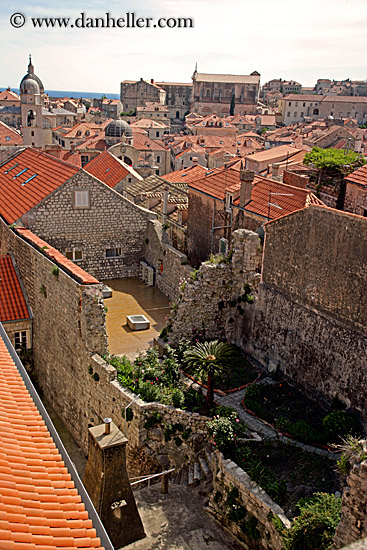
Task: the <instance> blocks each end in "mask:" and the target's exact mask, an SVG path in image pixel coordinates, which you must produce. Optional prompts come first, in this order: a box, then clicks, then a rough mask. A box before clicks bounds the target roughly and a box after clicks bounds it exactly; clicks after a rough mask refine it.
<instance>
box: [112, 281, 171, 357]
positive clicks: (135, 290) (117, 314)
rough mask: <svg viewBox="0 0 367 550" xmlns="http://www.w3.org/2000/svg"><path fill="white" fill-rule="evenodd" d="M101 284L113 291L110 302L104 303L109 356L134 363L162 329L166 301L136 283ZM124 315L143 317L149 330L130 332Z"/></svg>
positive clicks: (148, 288) (165, 313) (144, 285)
mask: <svg viewBox="0 0 367 550" xmlns="http://www.w3.org/2000/svg"><path fill="white" fill-rule="evenodd" d="M104 283H105V284H106V285H107V286H109V287H110V288H111V289H112V291H113V292H112V298H106V299H105V301H104V302H105V306H106V307H107V314H106V328H107V335H108V347H109V352H110V354H112V355H126V356H127V357H128V358H129V359H134V358H135V357H136V355H137V354H138V351H144V350H146V349H148V348H149V347H150V345H151V343H152V342H153V339H154V338H156V337H157V336H159V333H160V331H161V330H162V328H163V327H164V326H165V324H166V322H165V317H166V315H168V314H169V311H170V306H169V301H168V298H166V296H164V294H162V292H161V291H160V290H159V289H158V288H157V287H155V286H147V285H146V284H145V283H143V281H141V280H140V279H133V278H132V279H113V280H109V281H104ZM127 315H145V317H146V318H147V319H148V320H149V321H150V328H149V329H145V330H140V331H133V330H131V329H130V328H129V327H128V325H127V319H126V317H127Z"/></svg>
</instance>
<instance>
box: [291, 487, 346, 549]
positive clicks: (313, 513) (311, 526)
mask: <svg viewBox="0 0 367 550" xmlns="http://www.w3.org/2000/svg"><path fill="white" fill-rule="evenodd" d="M298 506H299V509H300V515H299V516H298V517H296V518H294V520H293V523H292V526H291V528H290V529H289V530H288V532H285V533H284V542H285V548H286V549H287V550H315V549H316V548H317V550H331V547H332V544H333V537H334V533H335V529H336V526H337V525H338V523H339V521H340V509H341V499H340V498H337V497H335V496H334V495H329V494H327V493H316V494H315V495H314V497H313V498H312V499H310V500H309V501H308V502H306V503H305V502H303V503H302V504H301V503H299V505H298Z"/></svg>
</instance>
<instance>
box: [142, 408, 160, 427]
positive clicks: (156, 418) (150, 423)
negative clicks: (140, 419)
mask: <svg viewBox="0 0 367 550" xmlns="http://www.w3.org/2000/svg"><path fill="white" fill-rule="evenodd" d="M161 420H162V415H161V414H160V413H159V412H157V411H155V412H154V413H153V414H151V415H150V416H148V418H147V419H146V421H145V423H144V428H145V429H146V430H149V429H150V428H154V426H157V425H158V424H160V423H161Z"/></svg>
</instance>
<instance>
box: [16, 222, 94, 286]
mask: <svg viewBox="0 0 367 550" xmlns="http://www.w3.org/2000/svg"><path fill="white" fill-rule="evenodd" d="M16 232H17V233H18V234H19V235H20V236H21V237H23V238H24V239H25V240H26V241H28V242H30V243H32V244H33V245H35V246H36V248H37V249H38V250H40V251H42V252H43V254H45V255H46V256H48V257H49V258H51V260H55V262H56V263H57V264H59V265H60V266H61V267H62V269H63V270H64V271H66V272H67V273H69V274H71V275H73V276H74V277H75V278H76V279H77V281H78V282H80V283H82V284H98V283H99V281H98V280H97V279H95V278H94V277H92V275H89V273H87V272H86V271H84V269H82V268H81V267H79V266H78V265H76V264H75V263H74V262H72V261H71V260H69V259H68V258H65V256H64V255H63V254H61V252H59V251H58V250H56V248H54V247H53V246H50V245H49V244H48V243H46V242H45V241H43V240H42V239H40V238H39V237H37V236H36V235H35V234H34V233H32V231H30V230H29V229H25V228H24V227H17V228H16Z"/></svg>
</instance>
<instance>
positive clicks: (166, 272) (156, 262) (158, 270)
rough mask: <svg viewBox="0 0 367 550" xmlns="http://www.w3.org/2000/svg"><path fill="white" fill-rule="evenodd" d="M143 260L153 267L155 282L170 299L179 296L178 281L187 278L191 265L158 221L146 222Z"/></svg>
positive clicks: (176, 298)
mask: <svg viewBox="0 0 367 550" xmlns="http://www.w3.org/2000/svg"><path fill="white" fill-rule="evenodd" d="M147 241H148V242H146V247H145V261H146V262H147V263H148V264H149V265H151V266H153V267H154V268H155V284H156V286H157V287H158V288H159V290H161V291H162V292H163V294H165V295H166V296H168V297H169V298H170V299H171V300H173V301H177V300H178V297H179V286H180V281H181V280H182V279H184V278H187V277H188V276H189V274H190V272H191V271H192V267H190V266H189V265H187V256H186V255H185V254H183V253H182V252H180V251H179V250H177V249H176V248H173V246H172V245H171V242H170V240H169V238H168V236H167V233H166V231H164V230H163V226H162V224H161V223H160V222H158V221H156V220H152V221H151V222H150V223H149V224H148V231H147Z"/></svg>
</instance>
